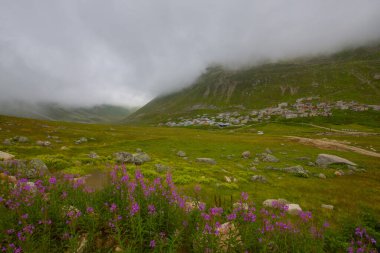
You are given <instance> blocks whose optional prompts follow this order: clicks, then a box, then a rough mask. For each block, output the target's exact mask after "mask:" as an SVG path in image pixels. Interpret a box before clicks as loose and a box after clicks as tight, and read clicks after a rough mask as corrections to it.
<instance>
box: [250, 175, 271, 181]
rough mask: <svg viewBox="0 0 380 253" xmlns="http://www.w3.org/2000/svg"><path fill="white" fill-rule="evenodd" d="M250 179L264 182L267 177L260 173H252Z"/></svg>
mask: <svg viewBox="0 0 380 253" xmlns="http://www.w3.org/2000/svg"><path fill="white" fill-rule="evenodd" d="M251 180H252V181H253V182H261V183H266V182H267V179H266V178H265V177H264V176H262V175H254V176H252V177H251Z"/></svg>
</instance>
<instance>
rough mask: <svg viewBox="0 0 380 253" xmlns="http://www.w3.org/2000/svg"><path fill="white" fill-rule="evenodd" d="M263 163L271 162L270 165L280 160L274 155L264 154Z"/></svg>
mask: <svg viewBox="0 0 380 253" xmlns="http://www.w3.org/2000/svg"><path fill="white" fill-rule="evenodd" d="M262 159H263V162H271V163H277V162H279V161H280V160H279V159H278V158H277V157H275V156H274V155H271V154H266V153H264V154H263V158H262Z"/></svg>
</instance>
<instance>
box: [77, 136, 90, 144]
mask: <svg viewBox="0 0 380 253" xmlns="http://www.w3.org/2000/svg"><path fill="white" fill-rule="evenodd" d="M84 142H88V139H87V138H86V137H81V138H79V140H76V141H75V144H82V143H84Z"/></svg>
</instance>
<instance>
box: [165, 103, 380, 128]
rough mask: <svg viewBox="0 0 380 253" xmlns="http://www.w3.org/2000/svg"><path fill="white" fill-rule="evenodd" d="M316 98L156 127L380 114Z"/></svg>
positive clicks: (379, 107)
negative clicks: (348, 112) (345, 112)
mask: <svg viewBox="0 0 380 253" xmlns="http://www.w3.org/2000/svg"><path fill="white" fill-rule="evenodd" d="M319 99H320V98H319V97H317V96H316V97H306V98H299V99H297V100H296V102H295V103H294V104H289V103H286V102H283V103H279V104H278V105H277V106H276V107H268V108H263V109H260V110H252V111H250V112H246V113H243V112H237V111H235V112H221V113H218V114H217V115H209V114H203V115H196V117H195V118H185V117H180V118H178V119H177V120H174V121H173V120H170V121H168V122H166V123H160V124H159V126H164V125H166V126H169V127H186V126H219V127H228V126H244V125H247V124H248V123H254V122H263V121H267V120H270V119H273V118H275V117H277V118H278V117H280V118H285V119H293V118H299V117H302V118H305V117H316V116H323V117H328V116H332V114H333V110H351V111H356V112H358V111H367V110H370V109H372V110H375V111H380V105H367V104H360V103H358V102H355V101H351V102H345V101H337V102H335V103H328V102H320V101H319Z"/></svg>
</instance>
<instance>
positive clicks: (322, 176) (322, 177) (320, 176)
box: [318, 173, 326, 179]
mask: <svg viewBox="0 0 380 253" xmlns="http://www.w3.org/2000/svg"><path fill="white" fill-rule="evenodd" d="M318 177H319V178H321V179H326V175H325V174H323V173H319V174H318Z"/></svg>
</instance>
